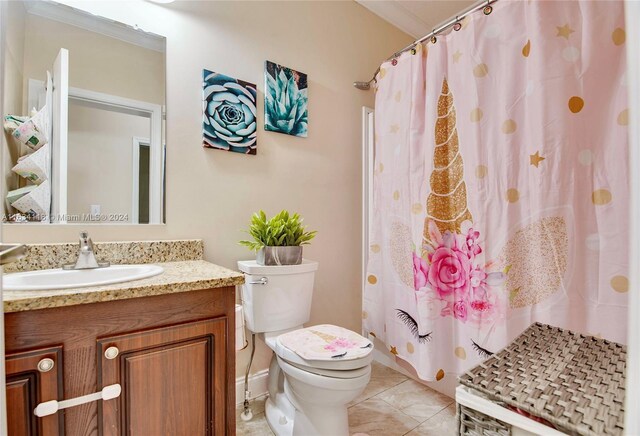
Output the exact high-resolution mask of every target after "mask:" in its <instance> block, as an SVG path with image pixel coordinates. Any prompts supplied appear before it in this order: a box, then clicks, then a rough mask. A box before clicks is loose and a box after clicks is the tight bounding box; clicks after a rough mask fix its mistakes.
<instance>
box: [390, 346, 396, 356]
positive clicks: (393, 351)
mask: <svg viewBox="0 0 640 436" xmlns="http://www.w3.org/2000/svg"><path fill="white" fill-rule="evenodd" d="M389 352H390V353H391V354H393V355H394V356H397V355H398V350H396V347H391V351H389Z"/></svg>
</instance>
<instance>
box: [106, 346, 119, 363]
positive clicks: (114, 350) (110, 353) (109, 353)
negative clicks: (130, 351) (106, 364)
mask: <svg viewBox="0 0 640 436" xmlns="http://www.w3.org/2000/svg"><path fill="white" fill-rule="evenodd" d="M118 354H120V350H118V347H109V348H107V349H106V350H104V357H106V358H107V359H109V360H112V359H115V358H116V357H118Z"/></svg>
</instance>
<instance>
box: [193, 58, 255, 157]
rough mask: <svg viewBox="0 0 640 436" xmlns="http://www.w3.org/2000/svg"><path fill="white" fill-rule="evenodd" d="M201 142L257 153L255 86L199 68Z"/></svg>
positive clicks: (216, 146)
mask: <svg viewBox="0 0 640 436" xmlns="http://www.w3.org/2000/svg"><path fill="white" fill-rule="evenodd" d="M202 79H203V82H202V91H203V98H202V106H203V108H202V109H203V117H202V133H203V136H202V145H203V146H204V147H207V148H217V149H219V150H227V151H235V152H236V153H245V154H256V146H257V142H256V139H257V132H256V123H257V121H256V85H254V84H252V83H248V82H245V81H242V80H238V79H234V78H232V77H229V76H225V75H224V74H220V73H214V72H212V71H209V70H202Z"/></svg>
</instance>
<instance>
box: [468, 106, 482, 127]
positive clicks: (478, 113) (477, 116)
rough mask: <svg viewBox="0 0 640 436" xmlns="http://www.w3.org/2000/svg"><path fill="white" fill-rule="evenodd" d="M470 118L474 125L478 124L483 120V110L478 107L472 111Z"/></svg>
mask: <svg viewBox="0 0 640 436" xmlns="http://www.w3.org/2000/svg"><path fill="white" fill-rule="evenodd" d="M470 118H471V122H472V123H477V122H478V121H480V120H481V119H482V109H480V108H479V107H477V108H475V109H474V110H472V111H471V115H470Z"/></svg>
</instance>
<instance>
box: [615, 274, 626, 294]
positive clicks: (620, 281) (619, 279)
mask: <svg viewBox="0 0 640 436" xmlns="http://www.w3.org/2000/svg"><path fill="white" fill-rule="evenodd" d="M611 287H612V288H613V290H614V291H616V292H629V279H628V278H626V277H625V276H615V277H613V278H612V279H611Z"/></svg>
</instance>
